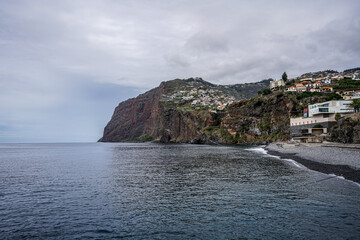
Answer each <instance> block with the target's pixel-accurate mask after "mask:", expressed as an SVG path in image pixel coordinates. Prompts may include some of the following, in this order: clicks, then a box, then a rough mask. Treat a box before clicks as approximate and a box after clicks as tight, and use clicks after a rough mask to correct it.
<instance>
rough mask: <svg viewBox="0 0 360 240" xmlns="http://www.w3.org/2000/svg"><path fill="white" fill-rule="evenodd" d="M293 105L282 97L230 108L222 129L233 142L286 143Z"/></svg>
mask: <svg viewBox="0 0 360 240" xmlns="http://www.w3.org/2000/svg"><path fill="white" fill-rule="evenodd" d="M295 105H296V102H295V101H294V99H293V98H289V97H288V95H284V94H283V93H274V94H270V95H266V96H257V97H255V98H252V99H250V100H243V101H239V102H237V103H234V104H232V105H230V106H229V107H228V109H227V114H226V117H225V118H224V119H223V120H222V122H221V128H222V129H224V130H226V131H228V132H229V133H230V134H231V135H232V136H233V138H234V141H235V142H236V141H237V142H240V143H241V142H244V143H245V142H262V141H266V140H277V139H282V140H287V139H288V138H289V133H290V124H289V123H290V112H291V109H293V108H294V107H295Z"/></svg>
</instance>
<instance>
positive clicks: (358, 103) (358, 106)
mask: <svg viewBox="0 0 360 240" xmlns="http://www.w3.org/2000/svg"><path fill="white" fill-rule="evenodd" d="M350 106H351V107H353V108H354V109H355V112H359V110H360V99H353V102H352V103H351V104H350Z"/></svg>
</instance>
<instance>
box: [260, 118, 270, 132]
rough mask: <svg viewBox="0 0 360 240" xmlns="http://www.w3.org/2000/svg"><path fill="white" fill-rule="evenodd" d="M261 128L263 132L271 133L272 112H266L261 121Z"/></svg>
mask: <svg viewBox="0 0 360 240" xmlns="http://www.w3.org/2000/svg"><path fill="white" fill-rule="evenodd" d="M259 127H260V130H261V132H263V133H266V134H269V132H270V130H271V116H270V113H265V114H264V116H263V117H262V119H261V122H260V126H259Z"/></svg>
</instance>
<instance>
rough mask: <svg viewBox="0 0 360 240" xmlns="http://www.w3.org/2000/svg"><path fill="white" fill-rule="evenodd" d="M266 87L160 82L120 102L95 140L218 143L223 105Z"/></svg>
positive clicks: (195, 81)
mask: <svg viewBox="0 0 360 240" xmlns="http://www.w3.org/2000/svg"><path fill="white" fill-rule="evenodd" d="M267 86H268V81H267V80H265V81H262V82H259V83H252V84H237V85H227V86H221V85H214V84H211V83H209V82H206V81H204V80H202V79H201V78H195V79H193V78H191V79H186V80H180V79H176V80H172V81H167V82H162V83H161V84H160V86H159V87H157V88H154V89H152V90H150V91H148V92H146V93H144V94H141V95H139V96H138V97H136V98H132V99H129V100H126V101H124V102H122V103H120V104H119V105H118V106H117V107H116V108H115V111H114V114H113V116H112V118H111V120H110V121H109V123H108V124H107V125H106V127H105V129H104V134H103V137H102V138H101V139H100V140H99V141H101V142H126V141H157V142H164V143H168V142H184V143H190V142H192V143H214V142H216V143H217V142H222V141H223V140H222V139H225V137H226V136H227V133H224V131H223V130H222V129H220V128H221V125H220V124H221V119H222V118H223V117H224V116H225V107H226V106H227V105H230V104H231V103H233V102H236V101H237V100H240V99H241V98H244V97H245V96H246V97H248V96H249V94H250V93H251V94H252V95H255V94H256V93H257V92H258V91H259V90H262V89H265V88H266V87H267Z"/></svg>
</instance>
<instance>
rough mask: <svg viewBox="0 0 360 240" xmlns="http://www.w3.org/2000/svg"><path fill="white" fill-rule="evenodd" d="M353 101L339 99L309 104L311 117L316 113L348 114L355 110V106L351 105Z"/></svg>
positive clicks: (327, 114)
mask: <svg viewBox="0 0 360 240" xmlns="http://www.w3.org/2000/svg"><path fill="white" fill-rule="evenodd" d="M351 103H352V101H349V100H339V101H328V102H323V103H316V104H312V105H309V117H313V116H316V115H323V116H329V115H332V114H335V113H340V114H346V113H352V112H354V108H352V107H350V104H351Z"/></svg>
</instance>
